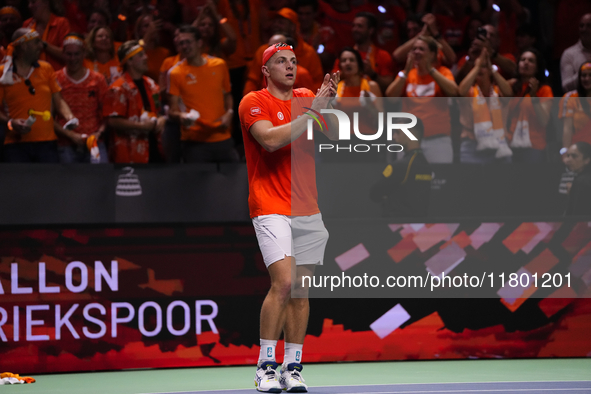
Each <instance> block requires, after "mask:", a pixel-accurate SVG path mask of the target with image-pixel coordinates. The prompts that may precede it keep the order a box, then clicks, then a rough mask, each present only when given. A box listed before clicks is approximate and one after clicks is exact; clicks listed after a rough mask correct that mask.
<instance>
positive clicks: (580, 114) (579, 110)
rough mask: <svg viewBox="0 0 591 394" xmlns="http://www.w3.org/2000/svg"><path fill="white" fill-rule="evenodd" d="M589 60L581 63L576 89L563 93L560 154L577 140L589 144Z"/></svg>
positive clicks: (590, 117)
mask: <svg viewBox="0 0 591 394" xmlns="http://www.w3.org/2000/svg"><path fill="white" fill-rule="evenodd" d="M589 97H591V62H585V63H583V64H581V67H579V72H578V84H577V89H576V90H573V91H570V92H568V93H566V94H565V95H564V98H563V102H561V108H562V109H563V110H562V111H561V114H560V117H562V118H564V124H563V132H562V152H561V153H562V154H563V155H564V154H565V153H566V151H567V150H568V148H569V147H570V146H571V145H572V144H574V143H577V142H579V141H583V142H586V143H588V144H591V105H590V103H591V100H590V99H589Z"/></svg>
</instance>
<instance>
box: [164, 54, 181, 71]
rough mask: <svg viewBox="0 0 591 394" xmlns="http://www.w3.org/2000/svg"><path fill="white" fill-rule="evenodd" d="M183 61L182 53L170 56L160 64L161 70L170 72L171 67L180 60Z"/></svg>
mask: <svg viewBox="0 0 591 394" xmlns="http://www.w3.org/2000/svg"><path fill="white" fill-rule="evenodd" d="M180 61H181V55H175V56H169V57H167V58H166V59H164V61H163V62H162V65H161V66H160V72H161V73H165V72H168V70H170V69H171V68H173V67H174V66H175V64H177V63H178V62H180Z"/></svg>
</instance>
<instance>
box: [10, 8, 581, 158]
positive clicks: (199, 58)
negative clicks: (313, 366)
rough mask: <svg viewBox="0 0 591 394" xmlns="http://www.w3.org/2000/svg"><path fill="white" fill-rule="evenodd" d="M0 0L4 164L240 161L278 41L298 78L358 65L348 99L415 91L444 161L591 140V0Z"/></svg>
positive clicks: (556, 151)
mask: <svg viewBox="0 0 591 394" xmlns="http://www.w3.org/2000/svg"><path fill="white" fill-rule="evenodd" d="M0 5H1V8H0V45H1V47H0V58H2V59H3V60H2V66H0V73H1V74H2V77H1V78H0V97H1V100H2V101H3V110H2V111H0V140H2V141H3V148H0V161H4V162H63V163H73V162H95V163H106V162H112V163H157V162H171V163H174V162H187V163H188V162H234V161H240V160H241V157H242V156H243V152H242V147H241V145H242V142H241V141H242V135H241V128H240V123H239V122H240V120H239V119H238V115H237V112H238V111H237V107H238V104H239V103H240V100H241V99H242V97H243V96H244V95H245V94H247V93H248V92H250V91H252V90H257V89H261V88H263V87H264V81H263V79H262V74H261V72H260V69H261V58H262V55H261V54H262V52H263V51H264V50H265V49H266V48H267V46H268V45H269V44H271V43H276V42H287V43H289V44H290V45H292V46H293V47H294V52H295V53H296V56H297V58H298V74H297V78H296V82H295V84H296V87H307V88H309V89H311V90H312V91H314V92H315V91H316V89H317V88H318V87H319V86H320V85H321V83H322V79H323V75H324V73H326V72H331V71H336V70H340V71H341V73H342V74H341V75H342V80H341V83H340V84H339V87H338V96H339V97H338V98H337V101H336V102H335V106H337V107H338V106H339V105H342V106H346V103H345V101H343V102H339V101H338V100H339V98H345V97H359V98H360V99H361V100H363V99H367V100H369V101H367V102H369V103H370V105H369V106H365V107H366V108H367V110H368V111H370V112H372V111H373V112H376V111H383V110H384V108H383V105H382V104H381V103H382V102H381V101H380V100H375V98H377V97H403V98H404V99H403V100H401V101H400V105H401V110H403V111H406V112H411V113H413V114H415V115H416V116H417V117H418V118H420V119H421V120H422V123H423V125H424V134H423V139H422V141H421V150H422V152H423V154H424V156H425V158H426V160H427V161H428V162H429V163H453V162H456V163H458V162H461V163H493V162H525V163H541V162H546V161H560V160H565V161H566V159H567V157H568V154H567V151H568V149H569V148H570V147H571V146H572V145H573V144H575V143H578V142H587V143H591V109H590V108H591V105H590V104H589V101H588V100H587V99H586V97H589V96H591V1H589V0H554V1H551V0H547V1H533V0H381V1H378V0H327V1H322V0H276V1H269V0H121V1H119V0H117V1H115V0H94V1H82V0H61V1H60V0H56V1H54V0H3V1H2V2H0ZM552 97H557V99H555V100H552V99H551V98H552ZM560 97H562V99H559V98H560ZM453 98H458V99H453ZM48 112H49V115H47V113H48ZM368 132H370V131H368Z"/></svg>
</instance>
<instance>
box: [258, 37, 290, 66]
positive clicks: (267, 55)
mask: <svg viewBox="0 0 591 394" xmlns="http://www.w3.org/2000/svg"><path fill="white" fill-rule="evenodd" d="M279 51H292V52H293V47H292V46H291V45H287V44H286V43H284V42H278V43H277V44H273V45H271V46H269V48H267V49H265V52H263V66H264V65H265V64H267V62H268V61H269V59H271V57H273V55H274V54H276V53H277V52H279Z"/></svg>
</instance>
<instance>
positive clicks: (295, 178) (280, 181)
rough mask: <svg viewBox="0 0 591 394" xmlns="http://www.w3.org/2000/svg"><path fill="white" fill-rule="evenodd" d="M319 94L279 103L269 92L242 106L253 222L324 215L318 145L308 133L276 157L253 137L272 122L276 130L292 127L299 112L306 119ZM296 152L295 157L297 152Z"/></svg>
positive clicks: (304, 92)
mask: <svg viewBox="0 0 591 394" xmlns="http://www.w3.org/2000/svg"><path fill="white" fill-rule="evenodd" d="M313 97H314V94H313V93H312V92H311V91H310V90H308V89H294V90H293V99H292V100H286V101H283V100H279V99H278V98H276V97H274V96H273V95H271V93H269V91H268V90H267V89H263V90H258V91H255V92H250V93H249V94H247V95H246V96H245V97H244V98H243V99H242V101H241V102H240V107H239V109H238V113H239V115H240V124H241V126H242V135H243V137H244V151H245V152H244V153H245V156H246V166H247V169H248V189H249V197H248V206H249V208H250V217H256V216H261V215H270V214H278V215H286V216H310V215H314V214H316V213H319V212H320V210H319V209H318V192H317V190H316V166H315V162H314V141H313V140H308V139H307V133H306V132H304V133H303V134H302V135H301V136H300V137H299V138H298V139H297V140H295V141H294V142H292V143H291V144H289V145H287V146H284V147H283V148H281V149H278V150H277V151H275V152H272V153H271V152H268V151H266V150H265V149H264V148H263V147H262V146H261V145H260V144H259V143H258V142H257V141H256V139H255V138H254V137H253V135H252V134H251V133H250V128H251V126H252V125H254V124H255V123H256V122H258V121H261V120H267V121H269V122H271V123H272V124H273V126H281V125H284V124H287V123H290V122H291V120H292V118H294V115H295V114H292V112H291V109H292V101H293V108H298V109H300V110H299V111H298V112H299V113H300V114H303V113H304V112H305V109H303V107H309V106H310V105H311V103H312V98H313ZM292 151H293V152H292Z"/></svg>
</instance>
